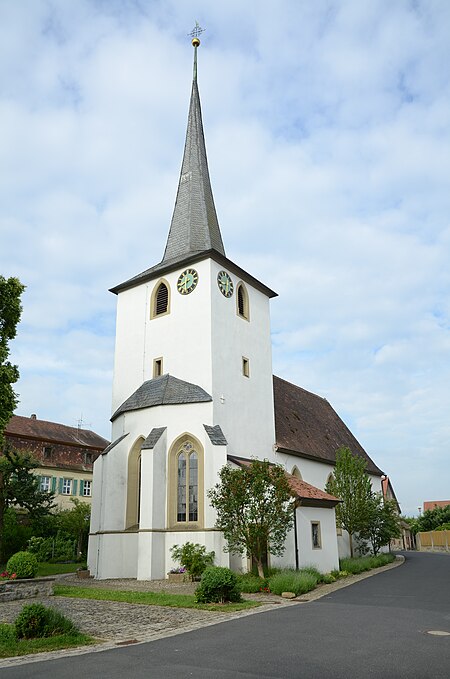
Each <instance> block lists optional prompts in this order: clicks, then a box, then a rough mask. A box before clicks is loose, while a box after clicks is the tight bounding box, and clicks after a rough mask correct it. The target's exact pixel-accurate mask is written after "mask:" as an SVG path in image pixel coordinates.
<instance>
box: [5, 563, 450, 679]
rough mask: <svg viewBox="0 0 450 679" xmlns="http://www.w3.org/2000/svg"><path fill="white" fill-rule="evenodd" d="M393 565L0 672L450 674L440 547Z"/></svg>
mask: <svg viewBox="0 0 450 679" xmlns="http://www.w3.org/2000/svg"><path fill="white" fill-rule="evenodd" d="M405 556H406V562H405V564H404V565H403V566H400V567H398V568H395V569H393V570H389V571H386V572H384V573H380V574H378V575H375V576H374V577H371V578H368V579H366V580H362V581H361V582H359V583H357V584H355V585H353V586H351V587H346V588H344V589H341V590H339V591H337V592H334V593H333V594H330V595H328V596H326V597H324V598H322V599H320V600H318V601H315V602H311V603H308V604H300V605H293V606H290V607H286V608H282V609H275V610H273V611H270V612H268V613H261V614H257V615H251V616H249V617H244V618H239V619H237V620H234V621H231V622H225V623H221V624H218V625H214V626H211V627H205V628H202V629H200V630H197V631H195V632H189V633H187V634H181V635H179V636H175V637H170V638H166V639H161V640H158V641H153V642H151V643H146V644H141V645H138V646H128V647H124V648H120V649H119V648H118V649H114V650H112V651H105V652H102V653H92V654H88V655H80V656H75V657H70V658H63V659H58V660H52V661H50V662H37V663H32V664H26V665H21V666H18V667H15V668H10V669H3V670H0V674H1V677H2V679H3V677H5V679H12V678H13V677H14V678H16V677H20V678H23V677H33V679H41V678H42V679H44V677H45V679H49V677H51V678H52V679H59V678H61V679H72V678H73V679H75V678H76V679H80V677H81V678H83V679H90V678H91V677H92V678H93V679H94V678H95V679H99V678H102V677H108V678H109V679H116V678H119V677H120V679H125V678H128V677H130V678H132V679H134V678H136V679H138V678H139V679H140V678H141V677H142V678H144V677H145V679H181V678H182V679H185V678H186V677H195V679H204V678H205V679H206V678H207V679H213V678H216V677H217V679H235V678H236V679H255V678H260V679H285V678H289V679H294V678H295V679H297V678H301V679H337V678H339V679H350V678H353V677H358V678H359V677H362V678H366V677H367V678H378V677H380V678H383V679H394V678H395V679H397V678H400V677H401V678H403V677H405V678H406V677H407V678H408V679H434V678H436V679H437V678H439V679H442V678H450V635H449V636H435V635H430V634H429V631H441V632H450V555H445V554H421V553H414V552H411V553H405Z"/></svg>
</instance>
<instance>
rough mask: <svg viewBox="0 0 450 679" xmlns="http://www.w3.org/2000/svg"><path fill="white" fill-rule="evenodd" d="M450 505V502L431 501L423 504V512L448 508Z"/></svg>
mask: <svg viewBox="0 0 450 679" xmlns="http://www.w3.org/2000/svg"><path fill="white" fill-rule="evenodd" d="M448 505H450V500H429V501H428V502H424V503H423V511H424V512H426V511H427V509H436V507H448Z"/></svg>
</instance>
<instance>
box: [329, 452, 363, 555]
mask: <svg viewBox="0 0 450 679" xmlns="http://www.w3.org/2000/svg"><path fill="white" fill-rule="evenodd" d="M366 467H367V463H366V461H365V460H364V459H363V458H362V457H359V456H358V455H353V454H352V452H351V450H350V448H345V447H342V448H339V450H337V452H336V467H335V470H334V474H333V476H332V477H331V479H330V480H329V481H328V483H327V485H326V489H325V490H326V491H327V492H328V493H331V494H332V495H335V496H336V497H338V498H339V499H340V500H342V502H340V503H339V504H338V505H337V506H336V522H337V523H338V524H339V525H340V526H342V528H344V530H346V531H347V532H348V534H349V536H350V552H351V555H352V556H353V536H354V534H355V533H358V532H359V531H360V530H361V529H362V528H364V526H365V525H366V523H367V512H368V507H369V503H370V498H371V495H372V486H371V483H370V479H369V477H368V475H367V473H366Z"/></svg>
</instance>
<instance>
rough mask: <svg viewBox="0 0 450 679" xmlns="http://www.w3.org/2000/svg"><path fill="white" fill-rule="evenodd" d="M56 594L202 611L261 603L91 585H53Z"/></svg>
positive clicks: (243, 607)
mask: <svg viewBox="0 0 450 679" xmlns="http://www.w3.org/2000/svg"><path fill="white" fill-rule="evenodd" d="M54 593H55V595H56V596H65V597H72V598H74V599H96V600H100V601H122V602H124V603H127V604H143V605H145V606H171V607H172V608H197V609H201V610H203V611H220V612H223V613H230V612H232V611H242V610H244V609H246V608H254V607H255V606H260V605H261V604H260V603H258V602H257V601H242V602H241V603H236V604H235V603H229V604H197V603H195V598H194V595H193V594H168V593H166V592H123V591H120V592H119V591H116V590H112V589H93V588H91V587H66V586H64V585H55V587H54Z"/></svg>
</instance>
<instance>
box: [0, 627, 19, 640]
mask: <svg viewBox="0 0 450 679" xmlns="http://www.w3.org/2000/svg"><path fill="white" fill-rule="evenodd" d="M15 638H16V632H15V629H14V625H7V624H6V623H4V624H0V644H1V643H10V642H11V641H14V640H15Z"/></svg>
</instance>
